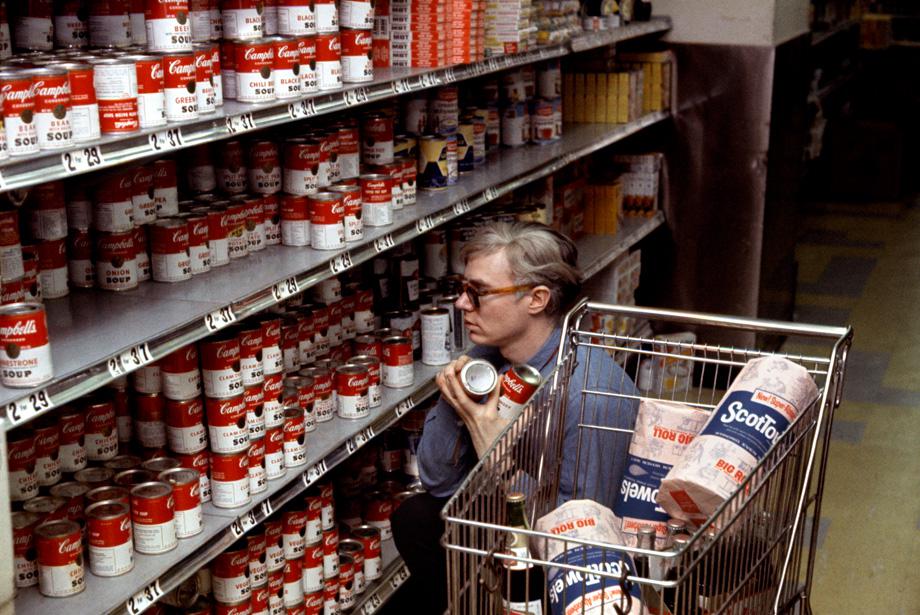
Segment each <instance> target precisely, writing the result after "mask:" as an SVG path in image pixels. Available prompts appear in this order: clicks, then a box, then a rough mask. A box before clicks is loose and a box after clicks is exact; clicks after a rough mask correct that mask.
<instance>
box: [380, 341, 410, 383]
mask: <svg viewBox="0 0 920 615" xmlns="http://www.w3.org/2000/svg"><path fill="white" fill-rule="evenodd" d="M382 345H383V357H382V359H383V362H382V363H383V364H382V365H381V368H380V372H381V378H380V379H381V382H383V385H384V386H386V387H390V388H400V387H407V386H411V385H412V382H413V380H414V374H415V366H414V364H413V362H412V340H410V339H409V338H408V337H403V336H393V337H388V338H386V339H384V340H383V341H382Z"/></svg>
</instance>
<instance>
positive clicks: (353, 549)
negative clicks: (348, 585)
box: [339, 538, 367, 595]
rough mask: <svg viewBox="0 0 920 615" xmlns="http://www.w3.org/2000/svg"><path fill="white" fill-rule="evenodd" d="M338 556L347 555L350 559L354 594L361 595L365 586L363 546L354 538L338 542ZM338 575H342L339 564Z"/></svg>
mask: <svg viewBox="0 0 920 615" xmlns="http://www.w3.org/2000/svg"><path fill="white" fill-rule="evenodd" d="M339 554H342V555H347V556H348V557H350V558H351V559H352V566H353V567H352V570H353V572H352V574H353V576H354V593H355V594H356V595H357V594H362V593H364V589H365V587H366V585H367V581H366V580H365V578H364V544H363V543H362V542H361V541H360V540H357V539H355V538H345V539H342V540H339ZM339 569H340V572H339V575H342V574H343V573H342V572H341V570H342V565H341V563H339Z"/></svg>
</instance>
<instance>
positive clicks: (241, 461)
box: [211, 445, 251, 508]
mask: <svg viewBox="0 0 920 615" xmlns="http://www.w3.org/2000/svg"><path fill="white" fill-rule="evenodd" d="M246 448H247V449H248V445H247V447H246ZM211 501H212V503H213V504H214V506H216V507H218V508H238V507H240V506H243V505H245V504H248V503H249V502H250V501H251V498H250V496H249V455H248V454H247V451H246V450H244V451H242V452H239V453H229V454H226V455H224V454H212V455H211Z"/></svg>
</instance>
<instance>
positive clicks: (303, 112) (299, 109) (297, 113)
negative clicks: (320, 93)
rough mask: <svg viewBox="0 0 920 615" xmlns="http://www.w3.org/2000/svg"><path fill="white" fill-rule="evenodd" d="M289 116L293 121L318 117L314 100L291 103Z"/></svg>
mask: <svg viewBox="0 0 920 615" xmlns="http://www.w3.org/2000/svg"><path fill="white" fill-rule="evenodd" d="M288 115H289V116H290V117H291V119H293V120H297V119H300V118H302V117H311V116H313V115H316V103H315V102H314V101H313V99H312V98H309V99H304V100H301V101H298V102H295V103H291V104H289V105H288Z"/></svg>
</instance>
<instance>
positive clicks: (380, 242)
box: [374, 233, 396, 254]
mask: <svg viewBox="0 0 920 615" xmlns="http://www.w3.org/2000/svg"><path fill="white" fill-rule="evenodd" d="M395 245H396V240H395V239H393V235H391V234H390V233H387V234H386V235H384V236H383V237H378V238H377V239H375V240H374V250H375V251H376V252H377V254H380V253H381V252H383V251H384V250H389V249H390V248H392V247H393V246H395Z"/></svg>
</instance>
